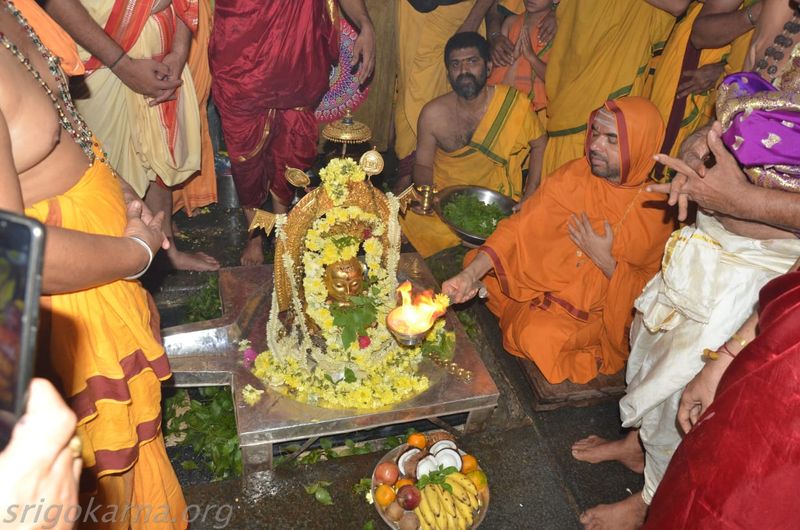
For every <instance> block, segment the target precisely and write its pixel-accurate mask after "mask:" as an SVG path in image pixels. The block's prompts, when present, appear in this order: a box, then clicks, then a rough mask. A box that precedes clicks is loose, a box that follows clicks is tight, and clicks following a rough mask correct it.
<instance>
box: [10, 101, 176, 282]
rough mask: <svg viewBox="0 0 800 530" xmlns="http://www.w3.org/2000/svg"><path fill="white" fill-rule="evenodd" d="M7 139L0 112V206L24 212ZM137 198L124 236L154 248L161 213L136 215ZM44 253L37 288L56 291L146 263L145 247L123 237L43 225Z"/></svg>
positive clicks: (116, 275)
mask: <svg viewBox="0 0 800 530" xmlns="http://www.w3.org/2000/svg"><path fill="white" fill-rule="evenodd" d="M12 160H13V155H12V151H11V138H10V136H9V132H8V127H7V125H6V121H5V118H4V116H3V114H2V112H0V191H2V193H0V208H2V209H4V210H9V211H11V212H14V213H18V214H22V213H23V212H24V206H23V204H24V202H23V197H22V192H21V191H20V186H19V176H18V175H17V171H16V168H15V167H14V166H13V163H12ZM141 211H142V203H141V201H134V202H133V203H131V205H130V206H129V207H128V226H127V227H126V230H125V235H135V236H137V237H140V238H142V239H143V240H144V241H145V242H147V244H148V246H149V247H150V249H151V250H152V251H153V253H155V252H157V251H158V248H159V247H160V245H161V243H162V242H163V240H164V235H163V233H162V232H161V219H163V214H159V215H158V216H156V217H155V218H154V219H153V220H152V221H151V223H150V224H149V225H146V224H145V223H143V222H142V221H141V219H139V216H140V215H141ZM46 230H47V238H46V243H45V252H44V267H43V275H42V276H43V277H42V292H43V293H45V294H56V293H63V292H70V291H78V290H82V289H87V288H90V287H95V286H97V285H102V284H105V283H109V282H111V281H114V280H118V279H120V278H124V277H127V276H132V275H134V274H136V273H138V272H139V271H141V270H142V269H143V268H144V267H145V266H146V265H147V263H148V254H147V252H146V251H145V250H144V249H143V248H142V247H141V246H140V245H139V244H138V243H137V242H136V241H134V240H132V239H130V238H128V237H111V236H101V235H93V234H87V233H84V232H77V231H75V230H68V229H64V228H56V227H47V228H46Z"/></svg>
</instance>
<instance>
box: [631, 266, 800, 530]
mask: <svg viewBox="0 0 800 530" xmlns="http://www.w3.org/2000/svg"><path fill="white" fill-rule="evenodd" d="M758 307H759V320H758V328H759V335H758V336H757V337H756V338H755V340H753V341H752V342H751V343H750V344H748V345H747V347H746V348H745V349H744V350H742V351H741V352H740V353H739V354H738V355H737V356H736V359H734V360H733V362H732V363H731V364H730V366H728V369H727V370H725V374H724V375H723V376H722V379H721V380H720V382H719V386H718V387H717V392H716V396H715V397H714V402H713V403H712V404H711V406H710V407H709V408H708V410H706V411H705V413H704V414H703V415H702V416H701V417H700V421H699V422H698V423H697V424H696V425H695V426H694V428H693V429H692V430H691V431H690V432H689V434H687V435H686V437H685V438H684V439H683V441H682V442H681V444H680V445H679V446H678V449H677V451H676V452H675V455H674V456H673V457H672V462H671V463H670V465H669V468H667V473H666V475H665V476H664V480H663V482H662V485H661V487H660V488H659V490H658V492H657V493H656V496H655V498H654V499H653V503H652V505H651V506H650V509H649V511H648V514H647V521H646V522H645V525H644V528H647V529H670V530H673V529H689V528H698V529H699V528H795V527H796V526H797V521H798V520H800V504H798V502H797V484H798V481H800V432H799V431H798V430H797V428H796V426H797V418H798V417H800V387H798V385H797V381H798V380H800V325H799V324H800V322H798V319H799V318H800V272H792V273H789V274H786V275H783V276H780V277H778V278H776V279H774V280H772V281H771V282H769V283H768V284H766V285H765V286H764V287H763V288H762V289H761V293H760V296H759V304H758Z"/></svg>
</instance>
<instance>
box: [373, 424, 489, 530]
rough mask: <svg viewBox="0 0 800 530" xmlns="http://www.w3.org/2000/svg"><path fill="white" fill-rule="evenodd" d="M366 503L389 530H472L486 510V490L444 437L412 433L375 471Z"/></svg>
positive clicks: (472, 464) (475, 468)
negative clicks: (370, 496)
mask: <svg viewBox="0 0 800 530" xmlns="http://www.w3.org/2000/svg"><path fill="white" fill-rule="evenodd" d="M372 498H373V500H374V501H375V509H377V510H378V514H380V516H381V518H382V519H383V520H384V521H385V522H386V524H387V525H389V528H394V529H396V530H417V529H420V530H429V529H430V530H449V529H453V530H467V529H469V530H472V529H475V528H478V526H480V524H481V522H482V521H483V518H484V517H485V516H486V512H487V510H488V509H489V486H488V483H487V481H486V475H485V474H484V473H483V471H482V470H481V468H480V465H479V464H478V461H477V460H476V459H475V457H474V456H472V455H469V454H467V453H465V452H464V451H462V450H461V449H459V448H458V446H457V445H456V443H455V440H454V438H453V437H452V436H451V435H450V434H449V433H447V432H445V431H436V432H431V433H425V434H423V433H413V434H411V435H409V437H408V442H407V443H405V444H403V445H401V446H399V447H395V448H394V449H392V450H391V451H389V452H388V453H386V455H385V456H384V457H383V458H381V460H380V461H379V462H378V465H377V466H375V470H374V471H373V472H372Z"/></svg>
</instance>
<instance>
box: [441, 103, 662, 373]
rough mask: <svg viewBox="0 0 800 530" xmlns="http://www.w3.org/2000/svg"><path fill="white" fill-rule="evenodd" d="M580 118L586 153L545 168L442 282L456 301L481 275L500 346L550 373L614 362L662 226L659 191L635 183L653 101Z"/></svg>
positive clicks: (652, 146)
mask: <svg viewBox="0 0 800 530" xmlns="http://www.w3.org/2000/svg"><path fill="white" fill-rule="evenodd" d="M588 129H589V131H590V134H589V135H588V137H587V140H586V155H585V156H584V157H582V158H578V159H576V160H573V161H571V162H568V163H567V164H565V165H563V166H561V167H560V168H559V169H558V170H556V172H555V173H553V174H552V175H550V176H549V177H548V178H547V179H546V180H545V181H544V183H543V184H542V187H541V188H540V189H539V190H537V191H536V193H535V194H534V195H533V196H532V197H531V198H530V199H529V200H527V201H525V202H524V203H523V205H522V209H521V210H520V212H519V213H517V214H515V215H512V216H511V217H509V218H507V219H505V220H503V221H501V222H500V223H499V224H498V225H497V229H496V230H495V232H494V233H493V234H492V235H491V236H490V237H489V239H487V240H486V243H485V244H484V246H482V247H481V248H479V249H477V250H476V251H472V252H471V253H470V254H467V258H466V260H465V262H466V264H467V266H466V268H465V269H464V270H463V271H462V272H460V273H459V274H457V275H456V276H454V277H453V278H450V279H449V280H447V281H446V282H445V283H444V284H443V285H442V291H443V292H444V293H445V294H447V295H449V296H450V299H451V300H452V301H453V302H455V303H461V302H465V301H466V300H469V299H470V298H472V297H473V296H475V294H477V293H478V291H479V289H480V288H481V281H482V282H483V285H485V287H486V290H487V291H488V295H489V299H488V307H489V309H490V310H491V311H492V312H493V313H494V314H495V315H497V316H498V317H499V318H500V328H501V329H502V331H503V346H504V347H505V349H506V350H507V351H509V352H510V353H512V354H514V355H517V356H520V357H527V358H528V359H530V360H532V361H533V362H535V363H536V365H537V366H538V367H539V369H540V370H541V372H542V374H543V375H544V376H545V378H547V380H548V381H549V382H551V383H560V382H562V381H564V380H565V379H569V380H570V381H573V382H575V383H586V382H588V381H590V380H591V379H593V378H594V377H596V376H597V374H598V373H604V374H613V373H616V372H618V371H620V370H622V368H623V367H624V365H625V360H626V359H627V357H628V340H627V335H628V326H629V324H630V320H631V310H632V308H633V300H634V298H635V297H636V296H637V295H638V294H639V293H640V292H641V290H642V287H643V286H644V285H645V283H646V282H647V281H648V280H649V279H650V278H651V277H652V276H653V275H654V274H655V273H656V272H657V271H658V267H659V263H660V261H661V255H662V252H663V245H664V242H665V241H666V240H667V237H668V236H669V234H670V232H671V231H672V224H671V223H668V222H666V220H665V215H664V211H665V207H666V204H665V203H664V199H663V196H659V195H657V194H655V193H649V192H647V191H645V189H644V187H645V186H646V185H647V176H648V174H649V172H650V170H651V169H652V168H653V165H654V164H655V161H654V160H653V154H654V153H655V152H656V151H657V150H658V148H659V147H660V146H661V142H662V140H663V138H664V124H663V122H662V121H661V117H660V115H659V113H658V109H657V108H656V107H655V105H653V104H652V103H650V102H649V101H648V100H646V99H644V98H641V97H628V98H622V99H619V100H616V101H607V102H606V103H605V105H604V106H603V107H601V108H600V109H598V110H596V111H595V112H594V113H592V115H591V116H590V118H589V122H588Z"/></svg>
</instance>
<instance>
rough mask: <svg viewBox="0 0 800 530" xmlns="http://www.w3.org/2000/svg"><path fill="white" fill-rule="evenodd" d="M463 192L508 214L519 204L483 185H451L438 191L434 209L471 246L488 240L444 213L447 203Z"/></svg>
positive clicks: (434, 200)
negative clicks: (449, 218) (448, 217)
mask: <svg viewBox="0 0 800 530" xmlns="http://www.w3.org/2000/svg"><path fill="white" fill-rule="evenodd" d="M462 194H465V195H471V196H473V197H475V198H476V199H478V200H479V201H481V202H482V203H483V204H494V205H496V206H498V207H499V208H500V209H501V210H503V213H505V214H507V215H511V213H512V209H513V208H514V206H515V205H516V204H517V203H516V202H515V201H514V200H512V199H511V198H509V197H506V196H505V195H503V194H502V193H499V192H496V191H494V190H490V189H489V188H484V187H481V186H450V187H448V188H444V189H443V190H441V191H439V192H437V193H436V195H435V197H434V199H433V210H434V211H435V212H436V214H437V215H438V216H439V218H440V219H441V220H442V221H443V222H444V223H445V224H446V225H447V226H449V227H450V229H451V230H452V231H453V232H455V233H456V235H457V236H458V237H459V238H460V239H461V240H462V241H463V242H465V243H467V244H469V245H471V246H480V245H483V243H484V242H485V241H486V238H485V237H483V236H480V235H478V234H473V233H470V232H467V231H466V230H463V229H462V228H461V227H458V226H456V225H454V224H453V223H451V222H450V221H449V220H448V219H447V217H445V215H444V207H445V206H446V205H447V203H449V202H450V201H452V200H453V199H454V198H455V197H457V196H459V195H462Z"/></svg>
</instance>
